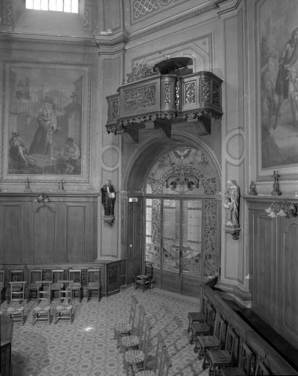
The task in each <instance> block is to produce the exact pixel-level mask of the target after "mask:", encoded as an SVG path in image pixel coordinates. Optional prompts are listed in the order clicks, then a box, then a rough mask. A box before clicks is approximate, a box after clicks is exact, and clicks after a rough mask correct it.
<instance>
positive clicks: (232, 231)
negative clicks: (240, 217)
mask: <svg viewBox="0 0 298 376" xmlns="http://www.w3.org/2000/svg"><path fill="white" fill-rule="evenodd" d="M240 231H241V228H240V227H238V228H233V227H225V232H226V233H228V234H230V235H232V238H233V239H234V240H238V239H239V236H240Z"/></svg>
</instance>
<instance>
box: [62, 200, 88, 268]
mask: <svg viewBox="0 0 298 376" xmlns="http://www.w3.org/2000/svg"><path fill="white" fill-rule="evenodd" d="M85 218H86V206H85V205H84V204H80V205H72V204H68V205H67V214H66V223H67V225H66V226H67V236H66V238H67V245H66V253H67V261H68V262H78V261H86V247H85V233H86V229H85Z"/></svg>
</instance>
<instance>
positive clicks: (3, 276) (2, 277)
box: [0, 270, 5, 304]
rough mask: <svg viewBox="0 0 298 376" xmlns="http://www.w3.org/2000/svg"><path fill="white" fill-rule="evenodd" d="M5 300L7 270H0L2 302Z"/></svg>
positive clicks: (0, 299) (0, 297) (0, 300)
mask: <svg viewBox="0 0 298 376" xmlns="http://www.w3.org/2000/svg"><path fill="white" fill-rule="evenodd" d="M4 300H5V270H0V304H1V303H2V302H3V301H4Z"/></svg>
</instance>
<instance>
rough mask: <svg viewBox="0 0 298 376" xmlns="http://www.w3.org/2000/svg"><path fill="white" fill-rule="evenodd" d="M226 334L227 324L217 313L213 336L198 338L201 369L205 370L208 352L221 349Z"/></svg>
mask: <svg viewBox="0 0 298 376" xmlns="http://www.w3.org/2000/svg"><path fill="white" fill-rule="evenodd" d="M226 332H227V323H226V322H225V321H224V320H223V318H222V317H221V316H220V314H219V313H218V312H217V313H216V316H215V323H214V330H213V335H207V336H199V337H198V345H199V348H200V349H199V359H200V358H201V357H204V360H203V364H202V368H203V369H205V368H206V366H207V364H208V363H209V359H208V350H213V349H221V348H223V346H224V344H225V337H226Z"/></svg>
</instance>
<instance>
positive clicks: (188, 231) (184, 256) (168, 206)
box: [145, 198, 204, 295]
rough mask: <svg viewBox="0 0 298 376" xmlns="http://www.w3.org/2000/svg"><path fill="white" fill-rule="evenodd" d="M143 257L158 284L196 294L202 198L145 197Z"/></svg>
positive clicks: (201, 256)
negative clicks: (151, 267)
mask: <svg viewBox="0 0 298 376" xmlns="http://www.w3.org/2000/svg"><path fill="white" fill-rule="evenodd" d="M145 217H146V219H145V259H146V261H149V262H152V263H153V266H154V268H155V278H156V279H157V283H158V285H159V286H160V287H161V288H163V289H166V290H170V291H174V292H181V293H185V294H188V295H197V294H198V287H199V286H200V284H201V278H202V273H203V270H202V269H203V264H204V262H203V260H204V254H203V247H202V218H203V201H202V200H200V199H186V198H179V199H177V198H175V199H174V198H146V199H145Z"/></svg>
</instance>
